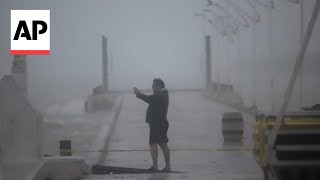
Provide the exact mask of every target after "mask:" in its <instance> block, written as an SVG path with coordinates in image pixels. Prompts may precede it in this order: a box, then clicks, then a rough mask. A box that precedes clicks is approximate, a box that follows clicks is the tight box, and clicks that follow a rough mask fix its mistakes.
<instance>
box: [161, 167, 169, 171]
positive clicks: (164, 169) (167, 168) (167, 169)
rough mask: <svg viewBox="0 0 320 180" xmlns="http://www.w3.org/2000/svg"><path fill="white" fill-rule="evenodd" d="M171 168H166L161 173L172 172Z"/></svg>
mask: <svg viewBox="0 0 320 180" xmlns="http://www.w3.org/2000/svg"><path fill="white" fill-rule="evenodd" d="M170 171H171V168H170V167H165V168H163V169H162V170H161V172H170Z"/></svg>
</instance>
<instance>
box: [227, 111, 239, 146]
mask: <svg viewBox="0 0 320 180" xmlns="http://www.w3.org/2000/svg"><path fill="white" fill-rule="evenodd" d="M222 135H223V138H224V141H241V140H242V136H243V118H242V115H241V113H240V112H225V113H223V116H222Z"/></svg>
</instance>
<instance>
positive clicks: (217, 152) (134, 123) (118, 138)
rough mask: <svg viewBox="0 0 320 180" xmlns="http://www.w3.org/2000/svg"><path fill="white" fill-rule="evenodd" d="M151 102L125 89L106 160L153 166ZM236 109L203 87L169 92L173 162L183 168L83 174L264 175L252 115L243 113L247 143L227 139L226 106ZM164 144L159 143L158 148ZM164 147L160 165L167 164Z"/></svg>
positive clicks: (151, 176) (152, 176)
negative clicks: (258, 161)
mask: <svg viewBox="0 0 320 180" xmlns="http://www.w3.org/2000/svg"><path fill="white" fill-rule="evenodd" d="M146 108H147V104H145V103H144V102H142V101H141V100H139V99H137V98H136V97H135V96H134V95H132V94H126V95H125V96H124V101H123V105H122V110H121V112H120V116H119V119H118V122H117V125H116V129H115V132H114V134H113V136H112V138H111V142H110V144H109V152H108V154H107V157H106V159H105V161H104V163H103V164H104V165H108V166H122V167H129V168H149V167H150V166H151V157H150V152H149V147H148V146H149V145H148V137H149V127H148V125H147V124H146V123H145V112H146ZM227 111H235V110H234V109H232V108H230V107H227V106H224V105H221V104H218V103H215V102H213V101H212V100H209V99H207V98H206V97H205V96H203V95H202V94H201V92H200V91H199V92H196V91H190V92H173V93H170V105H169V112H168V119H169V123H170V127H169V131H168V137H169V147H170V149H171V150H172V151H171V166H172V169H173V170H175V171H182V172H186V173H182V174H125V175H124V174H117V175H116V174H113V175H90V176H87V177H84V178H83V179H86V180H89V179H92V180H94V179H153V180H156V179H157V180H165V179H232V180H233V179H239V180H242V179H243V180H244V179H246V180H251V179H252V180H257V179H262V173H261V170H260V168H259V167H258V165H257V164H256V163H255V161H254V158H253V154H252V152H251V151H250V149H251V148H252V123H253V118H252V117H250V116H248V115H246V114H243V116H244V122H245V123H244V125H245V126H244V138H243V141H242V143H225V142H224V141H223V135H222V131H221V118H222V114H223V112H227ZM159 150H160V148H159ZM164 165H165V164H164V160H163V155H162V152H159V168H160V169H161V168H163V167H164Z"/></svg>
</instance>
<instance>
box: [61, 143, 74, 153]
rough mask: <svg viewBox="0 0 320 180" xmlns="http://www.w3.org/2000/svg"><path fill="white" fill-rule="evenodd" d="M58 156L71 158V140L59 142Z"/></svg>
mask: <svg viewBox="0 0 320 180" xmlns="http://www.w3.org/2000/svg"><path fill="white" fill-rule="evenodd" d="M60 156H72V152H71V140H62V141H60Z"/></svg>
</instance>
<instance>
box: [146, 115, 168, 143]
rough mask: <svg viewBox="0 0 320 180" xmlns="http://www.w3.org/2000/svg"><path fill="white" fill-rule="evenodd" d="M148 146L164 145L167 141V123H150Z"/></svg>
mask: <svg viewBox="0 0 320 180" xmlns="http://www.w3.org/2000/svg"><path fill="white" fill-rule="evenodd" d="M149 126H150V133H149V144H150V145H151V144H166V143H168V141H169V139H168V137H167V132H168V128H169V123H168V121H165V122H163V123H150V124H149Z"/></svg>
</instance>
